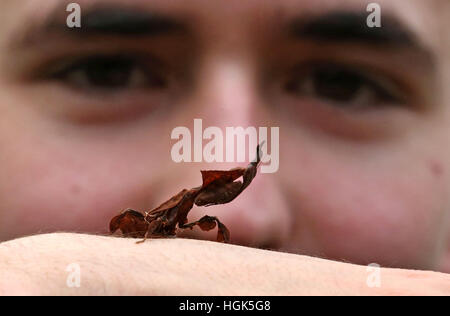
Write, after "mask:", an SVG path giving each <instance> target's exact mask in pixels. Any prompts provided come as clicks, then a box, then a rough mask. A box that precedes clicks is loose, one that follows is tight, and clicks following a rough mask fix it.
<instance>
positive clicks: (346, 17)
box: [289, 11, 418, 47]
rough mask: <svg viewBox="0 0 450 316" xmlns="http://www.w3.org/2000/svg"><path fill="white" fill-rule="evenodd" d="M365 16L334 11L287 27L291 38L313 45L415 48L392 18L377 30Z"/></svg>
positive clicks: (383, 19) (412, 39)
mask: <svg viewBox="0 0 450 316" xmlns="http://www.w3.org/2000/svg"><path fill="white" fill-rule="evenodd" d="M368 15H369V13H366V12H353V11H337V12H330V13H327V14H325V15H320V16H316V17H304V18H303V17H299V18H296V19H294V20H293V21H292V22H291V23H290V24H289V32H290V34H291V35H292V36H294V37H297V38H303V39H310V40H316V41H335V42H359V43H364V44H372V45H379V44H382V45H395V46H407V47H412V46H417V45H418V43H417V41H416V38H415V36H414V35H413V34H412V33H411V32H410V31H409V30H408V29H407V28H406V27H405V26H404V25H402V24H401V23H400V22H399V21H398V20H397V19H396V18H394V17H392V16H388V15H386V14H384V15H382V17H381V27H373V28H371V27H369V26H367V16H368Z"/></svg>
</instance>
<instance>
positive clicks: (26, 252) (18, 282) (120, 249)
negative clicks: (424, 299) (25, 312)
mask: <svg viewBox="0 0 450 316" xmlns="http://www.w3.org/2000/svg"><path fill="white" fill-rule="evenodd" d="M93 245H95V247H93ZM105 257H107V258H108V260H105ZM219 262H220V264H218V263H219ZM75 265H77V267H78V268H79V270H77V271H79V274H78V276H79V283H78V284H77V283H76V281H75V280H76V279H75V278H76V277H77V276H76V275H75V274H76V272H75V271H76V270H73V268H71V267H74V266H75ZM281 267H282V268H281ZM24 271H26V272H25V273H24ZM74 272H75V273H74ZM0 280H1V282H0V295H5V294H6V295H55V294H57V295H265V296H266V295H270V296H272V295H446V294H448V293H449V291H450V276H449V275H448V274H442V273H437V272H426V271H410V270H401V269H389V268H382V269H380V270H378V271H377V270H373V269H368V268H367V267H365V266H358V265H353V264H349V263H342V262H336V261H329V260H324V259H319V258H313V257H307V256H301V255H293V254H287V253H280V252H274V251H268V250H261V249H255V248H249V247H242V246H235V245H226V244H221V243H216V242H210V241H198V240H190V239H165V240H164V239H158V240H151V241H150V242H147V243H145V244H139V245H137V244H136V243H135V242H134V241H133V240H130V239H126V238H111V237H101V236H93V235H77V234H67V233H65V234H42V235H35V236H32V237H26V238H20V239H16V240H12V241H8V242H5V243H2V244H0ZM68 284H69V285H70V286H69V285H68ZM376 284H378V285H379V286H375V285H376ZM75 285H79V286H75ZM368 285H370V286H368ZM272 308H274V307H273V306H272Z"/></svg>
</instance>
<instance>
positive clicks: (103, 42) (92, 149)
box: [0, 0, 450, 271]
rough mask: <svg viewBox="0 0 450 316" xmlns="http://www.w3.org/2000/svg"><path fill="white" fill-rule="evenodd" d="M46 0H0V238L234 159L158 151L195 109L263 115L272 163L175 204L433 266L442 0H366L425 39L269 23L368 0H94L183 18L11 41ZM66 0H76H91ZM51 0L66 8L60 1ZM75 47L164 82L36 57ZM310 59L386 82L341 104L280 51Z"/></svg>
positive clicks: (66, 221) (270, 239) (34, 20)
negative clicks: (104, 86)
mask: <svg viewBox="0 0 450 316" xmlns="http://www.w3.org/2000/svg"><path fill="white" fill-rule="evenodd" d="M62 2H63V1H55V0H48V1H45V4H43V3H42V1H37V0H22V1H20V4H19V2H18V1H11V0H4V1H2V2H1V4H0V111H1V113H2V115H1V116H0V149H1V152H2V154H1V156H0V173H1V174H2V177H1V178H0V240H4V241H6V240H11V239H13V238H17V237H22V236H26V235H32V234H37V233H45V232H53V231H69V232H86V233H94V234H104V233H106V232H107V228H108V222H109V220H110V219H111V217H112V216H114V215H116V214H117V213H118V212H119V211H120V210H121V209H124V208H127V207H131V208H133V209H136V210H148V209H151V208H153V207H155V206H157V205H159V204H160V203H161V202H163V201H164V200H166V199H167V198H169V197H170V196H172V195H173V194H175V193H177V192H178V191H179V190H181V189H183V188H191V187H193V186H197V185H199V184H200V180H201V177H200V173H199V170H201V169H215V168H220V169H227V168H231V167H236V166H237V164H236V163H231V164H230V163H214V164H207V163H195V164H194V163H190V164H188V163H181V164H176V163H174V162H173V161H172V160H171V157H170V149H171V146H172V145H173V143H174V141H172V140H171V139H170V135H171V131H172V129H173V128H175V127H177V126H187V127H192V124H193V120H194V118H202V119H203V125H204V126H205V127H206V126H217V127H221V128H225V127H226V126H244V127H245V126H255V127H258V126H267V127H271V126H279V127H280V169H279V171H278V172H277V173H274V174H259V175H258V176H257V177H256V178H255V179H254V181H253V182H252V184H251V185H250V187H248V188H247V189H246V191H245V192H244V193H243V194H242V195H241V196H240V197H239V198H238V199H236V200H235V201H233V202H232V203H230V204H227V205H223V206H215V207H212V208H195V209H194V210H193V211H192V212H191V213H190V215H189V219H191V220H196V219H198V218H200V217H201V216H202V215H204V214H208V215H215V216H217V217H218V218H220V220H221V221H222V222H223V223H225V224H226V225H227V226H228V228H229V229H230V231H231V239H232V240H231V241H232V243H235V244H239V245H243V246H250V247H255V248H270V249H273V250H277V251H280V252H291V253H296V254H302V255H309V256H317V257H323V258H327V259H332V260H339V261H346V262H351V263H355V264H362V265H365V264H369V263H378V264H380V265H381V266H385V267H399V268H411V269H421V270H435V271H450V264H449V261H450V260H449V258H450V255H449V254H450V246H449V242H450V237H449V236H450V234H449V231H450V230H449V225H450V220H449V217H448V216H449V211H448V209H449V207H450V200H449V198H448V197H449V196H450V192H449V191H450V187H449V184H450V178H449V175H448V169H449V166H450V152H449V149H448V146H447V140H448V135H449V132H450V131H449V128H450V113H449V109H448V106H447V105H448V103H449V100H450V94H449V91H448V89H446V88H447V87H448V86H449V83H450V67H449V64H450V47H449V43H448V42H449V39H448V36H446V35H445V31H446V30H447V29H448V27H449V23H450V22H449V21H450V20H449V19H448V18H446V17H445V16H444V14H445V12H446V11H449V5H450V4H449V3H448V1H445V0H435V1H421V0H414V1H412V0H396V1H378V3H380V5H381V6H382V8H383V14H384V13H388V14H390V15H393V16H396V17H397V19H399V20H400V21H401V22H402V24H404V25H405V26H406V27H407V28H408V30H410V31H411V32H412V33H413V34H415V36H416V37H417V39H418V41H419V42H420V44H421V46H423V47H425V49H426V50H427V51H429V52H430V54H429V55H427V56H428V57H424V56H423V55H422V54H421V53H420V52H418V51H417V50H416V49H405V48H396V47H393V48H387V47H385V46H382V47H376V46H373V45H370V44H360V43H356V44H355V43H353V44H348V43H341V42H337V43H335V42H333V43H329V42H326V41H325V42H321V43H316V42H312V43H311V42H309V41H306V40H301V39H300V40H298V39H296V40H292V39H290V38H289V37H288V36H287V35H286V34H285V29H284V28H283V25H285V24H286V23H287V21H289V20H290V19H291V18H293V17H295V16H299V15H301V16H310V15H311V12H315V13H316V14H323V13H327V12H331V11H333V10H337V9H341V8H342V7H344V8H350V9H355V10H357V11H363V12H365V8H366V4H367V3H368V2H370V1H356V0H351V1H325V0H322V1H290V0H282V1H276V2H275V1H256V0H248V1H235V0H231V1H226V2H224V1H206V0H204V1H201V0H192V1H188V2H187V1H181V0H179V1H178V0H176V1H171V2H170V4H167V1H164V0H155V1H139V0H135V1H126V2H125V1H120V0H117V1H107V0H106V1H103V2H104V3H109V4H111V3H119V4H123V3H127V4H129V5H131V6H137V7H139V8H142V9H143V10H145V11H151V12H158V13H163V14H165V15H167V16H171V17H174V18H175V19H177V20H179V21H181V22H182V23H185V24H187V25H188V26H189V30H188V32H187V33H182V34H177V35H171V36H160V37H155V38H139V39H133V40H132V39H117V38H115V37H113V38H110V37H108V38H103V39H102V38H100V39H99V38H89V37H79V38H78V40H75V39H73V38H70V39H68V38H67V37H58V36H42V37H40V38H39V39H38V40H36V41H31V42H27V43H26V44H25V43H24V41H25V40H26V39H28V35H29V33H30V32H29V29H30V28H31V29H33V30H36V29H38V28H39V24H42V21H43V20H44V18H45V17H46V16H48V14H49V12H52V11H53V10H54V8H55V7H56V4H61V3H62ZM64 3H65V2H64ZM78 3H80V4H81V7H82V8H83V10H84V9H85V8H88V7H89V6H90V5H89V3H91V4H92V3H93V1H78ZM338 5H339V6H338ZM60 10H62V11H63V13H62V15H63V16H64V15H65V14H67V13H65V6H64V5H63V6H61V9H60ZM36 24H37V26H36V27H34V28H33V27H31V26H34V25H36ZM27 30H28V31H27ZM25 35H27V36H25ZM31 38H33V37H32V36H31ZM394 46H395V45H394ZM93 52H95V53H96V54H98V53H102V54H108V55H112V54H117V53H121V54H128V55H132V56H133V54H136V52H137V53H139V54H140V55H142V54H146V55H152V56H155V57H156V58H158V59H160V60H162V62H161V63H162V66H158V67H159V68H158V67H157V68H158V69H157V70H156V71H157V73H158V74H160V73H162V76H163V77H164V78H165V77H166V76H167V77H168V78H169V79H167V81H168V83H167V85H165V86H164V87H163V88H145V89H141V88H133V87H132V88H129V87H120V88H117V87H116V88H115V89H110V90H106V91H105V90H102V91H98V89H96V88H95V87H93V86H92V85H91V84H88V85H87V87H86V82H85V80H84V81H83V80H81V82H80V79H79V76H78V77H77V76H73V74H71V75H72V76H68V78H67V77H65V78H64V79H61V78H58V79H56V78H54V77H52V76H51V75H50V74H51V71H50V69H55V68H59V67H61V65H65V64H66V63H68V62H69V63H70V62H73V60H74V58H75V59H76V58H79V56H82V55H83V56H85V55H88V56H90V55H92V54H94V53H93ZM316 59H319V61H320V62H322V63H324V64H326V63H327V62H328V63H329V62H331V61H333V62H335V63H339V64H345V65H352V66H351V67H350V66H346V67H350V69H353V68H355V70H356V71H359V72H361V73H362V74H364V75H367V76H375V77H376V78H377V79H376V80H377V81H380V82H381V83H380V84H382V85H384V84H386V83H387V82H390V85H392V83H393V86H394V88H391V89H392V90H394V91H395V94H396V95H399V97H398V98H395V99H394V100H390V102H386V101H384V100H379V99H380V98H378V96H377V97H375V98H374V99H375V101H374V102H373V103H374V104H371V105H369V106H367V107H361V108H359V107H358V106H354V104H353V103H355V102H354V100H353V99H352V100H350V101H348V102H341V103H339V102H335V101H333V100H328V99H326V98H324V97H323V96H321V95H305V93H303V92H296V93H292V92H290V91H286V89H285V83H286V78H287V77H289V76H290V75H291V72H292V69H293V68H295V67H297V66H298V65H301V66H304V65H309V64H311V63H312V61H313V60H316ZM352 67H353V68H352ZM137 69H138V71H139V64H138V65H137ZM78 75H79V73H78ZM289 79H291V78H289ZM73 85H75V86H77V87H75V88H74V87H73ZM390 85H388V86H390ZM80 86H81V87H80ZM366 88H367V89H369V93H372V94H373V93H374V91H373V89H372V87H366ZM389 92H392V91H389ZM399 99H401V100H402V102H400V101H399ZM351 101H353V103H352V102H351ZM371 101H373V100H371ZM357 103H358V100H357V101H356V104H357ZM400 103H401V104H400ZM352 104H353V105H352ZM243 166H245V164H243ZM182 236H185V237H195V238H207V239H213V238H214V233H213V232H212V233H208V234H205V233H204V232H198V231H197V230H194V231H192V232H187V233H185V234H184V235H182ZM281 255H282V254H281V253H280V256H281Z"/></svg>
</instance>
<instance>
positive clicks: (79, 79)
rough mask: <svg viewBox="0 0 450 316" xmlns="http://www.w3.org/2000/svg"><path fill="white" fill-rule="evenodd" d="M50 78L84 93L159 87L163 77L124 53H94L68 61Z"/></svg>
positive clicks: (164, 85) (164, 81)
mask: <svg viewBox="0 0 450 316" xmlns="http://www.w3.org/2000/svg"><path fill="white" fill-rule="evenodd" d="M52 77H53V78H54V79H57V80H59V81H63V83H64V84H66V85H68V86H69V87H71V88H75V89H80V90H85V91H88V92H115V93H117V92H123V91H121V90H135V89H163V88H165V87H166V86H167V80H166V78H164V76H163V75H161V74H160V73H159V72H158V71H153V70H152V69H151V67H150V66H149V65H148V64H146V63H145V62H142V61H141V60H139V58H132V57H126V56H96V57H88V58H83V59H81V60H78V61H75V62H72V63H71V64H69V65H68V66H66V67H65V68H63V69H62V70H59V71H58V72H56V73H55V74H54V75H53V76H52Z"/></svg>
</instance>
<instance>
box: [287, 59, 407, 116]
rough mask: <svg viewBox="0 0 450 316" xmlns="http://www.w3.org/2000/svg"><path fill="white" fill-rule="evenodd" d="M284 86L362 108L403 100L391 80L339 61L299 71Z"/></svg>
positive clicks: (302, 93)
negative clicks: (372, 76) (353, 68)
mask: <svg viewBox="0 0 450 316" xmlns="http://www.w3.org/2000/svg"><path fill="white" fill-rule="evenodd" d="M285 90H286V91H287V92H288V93H291V94H294V95H297V96H302V97H310V98H319V99H322V100H325V101H328V102H330V103H332V104H333V105H335V106H340V107H351V108H354V107H356V108H362V107H373V106H379V105H381V104H392V103H401V100H400V99H401V98H399V97H398V96H397V95H398V93H397V91H396V90H397V89H396V88H395V86H394V84H392V83H391V82H388V81H387V80H383V79H378V78H376V79H375V78H371V77H370V76H369V75H365V74H363V73H360V72H358V71H355V70H352V69H349V68H347V67H345V66H339V65H318V66H314V67H308V69H307V70H306V71H299V72H296V73H295V74H294V75H293V76H291V78H290V79H289V80H288V81H287V83H286V84H285Z"/></svg>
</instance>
